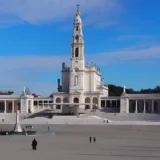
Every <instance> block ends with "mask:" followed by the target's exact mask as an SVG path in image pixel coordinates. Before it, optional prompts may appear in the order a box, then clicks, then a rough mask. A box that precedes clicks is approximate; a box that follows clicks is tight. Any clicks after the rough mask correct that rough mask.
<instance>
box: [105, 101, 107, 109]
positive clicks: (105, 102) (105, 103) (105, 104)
mask: <svg viewBox="0 0 160 160" xmlns="http://www.w3.org/2000/svg"><path fill="white" fill-rule="evenodd" d="M105 108H107V100H105Z"/></svg>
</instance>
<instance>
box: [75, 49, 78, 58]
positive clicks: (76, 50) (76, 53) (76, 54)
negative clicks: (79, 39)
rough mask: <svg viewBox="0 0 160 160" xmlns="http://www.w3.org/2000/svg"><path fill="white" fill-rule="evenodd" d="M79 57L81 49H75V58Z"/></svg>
mask: <svg viewBox="0 0 160 160" xmlns="http://www.w3.org/2000/svg"><path fill="white" fill-rule="evenodd" d="M78 56H79V48H76V49H75V57H78Z"/></svg>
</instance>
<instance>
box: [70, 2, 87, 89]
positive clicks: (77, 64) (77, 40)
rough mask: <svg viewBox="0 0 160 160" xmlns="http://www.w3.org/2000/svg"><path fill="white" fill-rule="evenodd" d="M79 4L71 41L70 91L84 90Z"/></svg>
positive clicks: (82, 42) (82, 40) (83, 62)
mask: <svg viewBox="0 0 160 160" xmlns="http://www.w3.org/2000/svg"><path fill="white" fill-rule="evenodd" d="M79 6H80V5H77V12H76V17H75V20H74V27H73V35H72V43H71V50H72V54H71V62H70V63H71V65H70V92H72V91H75V90H76V91H82V90H83V74H84V67H85V60H84V39H83V32H82V20H81V17H80V16H81V14H80V12H79Z"/></svg>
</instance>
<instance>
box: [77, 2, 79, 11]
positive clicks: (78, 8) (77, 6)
mask: <svg viewBox="0 0 160 160" xmlns="http://www.w3.org/2000/svg"><path fill="white" fill-rule="evenodd" d="M79 7H80V5H79V4H77V12H79Z"/></svg>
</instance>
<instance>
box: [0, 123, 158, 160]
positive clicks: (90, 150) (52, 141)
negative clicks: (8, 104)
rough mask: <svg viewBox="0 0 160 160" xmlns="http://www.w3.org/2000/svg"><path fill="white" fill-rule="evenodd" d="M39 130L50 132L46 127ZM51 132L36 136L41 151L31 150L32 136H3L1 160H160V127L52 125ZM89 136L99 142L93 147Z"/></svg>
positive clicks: (0, 145)
mask: <svg viewBox="0 0 160 160" xmlns="http://www.w3.org/2000/svg"><path fill="white" fill-rule="evenodd" d="M6 127H7V128H8V127H9V125H1V128H3V129H5V128H6ZM35 129H37V130H39V131H41V132H47V126H44V125H43V126H40V125H37V126H35ZM50 130H54V131H55V133H56V135H55V136H37V137H36V139H37V141H38V150H37V151H32V149H31V141H32V139H33V138H34V137H32V136H12V137H11V136H6V137H3V136H1V137H0V156H1V159H3V160H9V159H15V160H16V159H17V160H20V159H23V160H28V159H30V160H32V159H37V160H47V159H48V160H49V159H58V160H62V159H69V160H82V159H84V160H135V159H136V160H143V159H145V160H151V159H152V160H153V159H160V126H126V125H125V126H120V125H119V126H118V125H117V126H116V125H114V126H103V125H97V126H96V125H78V126H76V125H50ZM89 136H96V138H97V142H96V143H95V144H93V143H91V144H90V143H89Z"/></svg>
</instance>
